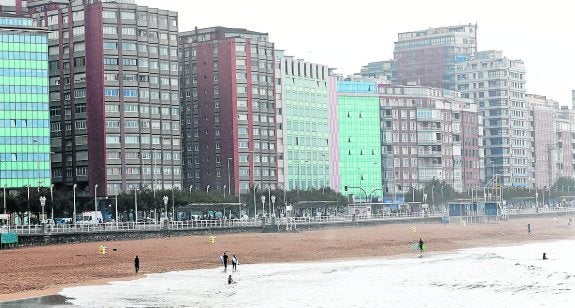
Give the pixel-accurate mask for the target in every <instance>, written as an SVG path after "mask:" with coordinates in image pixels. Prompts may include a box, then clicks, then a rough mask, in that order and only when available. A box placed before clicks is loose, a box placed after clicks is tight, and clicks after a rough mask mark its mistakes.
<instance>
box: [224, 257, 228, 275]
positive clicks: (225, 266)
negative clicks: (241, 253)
mask: <svg viewBox="0 0 575 308" xmlns="http://www.w3.org/2000/svg"><path fill="white" fill-rule="evenodd" d="M223 261H224V271H225V270H227V269H228V255H227V254H226V253H225V252H224V256H223Z"/></svg>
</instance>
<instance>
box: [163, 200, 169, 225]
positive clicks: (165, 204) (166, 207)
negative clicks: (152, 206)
mask: <svg viewBox="0 0 575 308" xmlns="http://www.w3.org/2000/svg"><path fill="white" fill-rule="evenodd" d="M168 199H169V198H168V196H166V195H164V198H163V200H164V211H165V213H166V219H168Z"/></svg>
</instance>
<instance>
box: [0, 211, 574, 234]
mask: <svg viewBox="0 0 575 308" xmlns="http://www.w3.org/2000/svg"><path fill="white" fill-rule="evenodd" d="M545 213H557V214H562V213H564V214H566V215H571V213H573V214H574V215H575V207H540V208H524V209H512V208H506V209H503V211H502V215H507V216H514V215H537V214H545ZM446 215H447V212H446V211H430V212H425V213H424V212H405V211H403V212H396V213H384V214H373V215H328V216H313V217H312V216H307V217H277V218H276V217H272V218H270V217H265V218H262V217H259V218H256V219H253V218H251V219H209V220H189V221H167V222H163V223H159V222H151V223H150V222H137V223H135V222H117V223H116V222H108V223H101V224H76V225H73V224H61V225H4V226H0V233H2V232H11V233H18V234H46V235H49V234H61V233H90V232H91V233H94V232H126V231H154V230H156V231H159V230H200V229H226V228H242V227H263V226H264V225H278V226H281V225H284V226H285V225H302V224H304V225H305V224H335V223H346V222H358V221H393V220H405V221H410V220H414V219H420V218H425V217H427V218H434V217H435V218H441V217H444V216H446Z"/></svg>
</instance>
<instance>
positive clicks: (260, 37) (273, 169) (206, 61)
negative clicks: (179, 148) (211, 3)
mask: <svg viewBox="0 0 575 308" xmlns="http://www.w3.org/2000/svg"><path fill="white" fill-rule="evenodd" d="M179 47H180V59H179V63H180V67H181V68H182V74H181V77H180V80H181V83H180V91H181V93H182V99H181V104H182V112H183V117H182V118H183V122H182V134H183V141H184V144H185V147H184V148H183V168H184V185H185V187H189V188H190V189H192V188H195V189H202V190H205V191H210V189H212V190H213V189H217V190H219V191H222V192H223V191H226V192H227V193H230V194H238V193H247V192H249V191H250V189H254V188H256V189H271V190H273V189H276V187H277V155H276V144H277V141H276V139H277V138H276V120H275V115H276V105H275V81H276V79H275V77H274V73H275V64H274V63H275V58H274V44H273V43H272V42H270V41H269V40H268V34H267V33H260V32H255V31H250V30H246V29H235V28H225V27H212V28H205V29H195V30H194V31H188V32H183V33H180V36H179Z"/></svg>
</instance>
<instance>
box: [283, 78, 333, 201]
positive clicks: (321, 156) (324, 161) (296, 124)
mask: <svg viewBox="0 0 575 308" xmlns="http://www.w3.org/2000/svg"><path fill="white" fill-rule="evenodd" d="M286 77H287V78H284V80H286V85H285V87H286V108H285V112H286V115H285V116H286V125H287V151H288V155H287V158H288V166H289V167H288V170H289V176H288V177H289V186H288V187H289V189H303V190H307V189H320V188H322V187H329V154H328V153H329V149H328V142H327V140H328V134H329V127H328V111H327V106H328V104H327V82H326V81H325V80H322V79H321V78H312V77H300V76H297V75H287V76H286Z"/></svg>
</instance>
